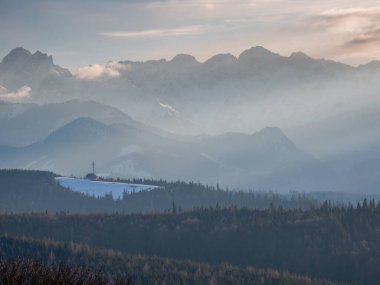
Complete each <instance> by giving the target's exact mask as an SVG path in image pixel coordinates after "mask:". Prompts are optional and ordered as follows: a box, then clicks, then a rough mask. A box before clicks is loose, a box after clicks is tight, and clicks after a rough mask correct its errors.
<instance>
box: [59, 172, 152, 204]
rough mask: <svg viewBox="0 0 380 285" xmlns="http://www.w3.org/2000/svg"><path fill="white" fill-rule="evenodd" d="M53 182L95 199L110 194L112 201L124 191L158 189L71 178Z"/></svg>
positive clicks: (141, 185) (139, 185) (149, 186)
mask: <svg viewBox="0 0 380 285" xmlns="http://www.w3.org/2000/svg"><path fill="white" fill-rule="evenodd" d="M55 180H56V181H57V182H58V183H59V184H60V185H62V186H63V187H66V188H70V189H71V190H72V191H75V192H80V193H83V194H86V195H89V196H95V197H104V196H105V195H106V194H109V193H111V194H112V196H113V198H114V199H118V198H120V199H121V198H123V192H124V191H125V192H127V193H132V192H133V191H135V192H140V191H144V190H148V191H149V190H152V189H154V188H157V187H158V186H152V185H143V184H129V183H118V182H104V181H92V180H87V179H79V178H71V177H56V178H55Z"/></svg>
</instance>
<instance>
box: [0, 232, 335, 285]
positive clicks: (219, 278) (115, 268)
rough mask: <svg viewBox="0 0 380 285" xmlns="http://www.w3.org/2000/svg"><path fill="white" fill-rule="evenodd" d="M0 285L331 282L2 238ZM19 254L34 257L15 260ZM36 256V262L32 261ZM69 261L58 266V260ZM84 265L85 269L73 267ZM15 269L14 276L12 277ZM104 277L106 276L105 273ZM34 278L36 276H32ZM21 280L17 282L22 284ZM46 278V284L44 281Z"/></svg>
mask: <svg viewBox="0 0 380 285" xmlns="http://www.w3.org/2000/svg"><path fill="white" fill-rule="evenodd" d="M0 253H1V256H2V259H3V260H4V261H3V262H0V272H1V273H2V274H0V284H8V285H20V284H34V283H33V282H31V281H33V280H36V279H38V283H36V284H58V285H66V284H67V285H69V284H70V285H71V284H76V285H82V284H83V285H101V284H104V285H105V284H116V285H133V284H162V285H163V284H199V285H202V284H205V285H208V284H247V285H248V284H261V285H272V284H281V285H282V284H283V285H334V284H337V283H333V282H330V281H326V280H318V279H312V278H309V277H304V276H299V275H295V274H290V273H288V272H279V271H276V270H271V269H267V270H259V269H255V268H253V267H250V268H240V267H236V266H231V265H209V264H206V263H198V262H191V261H184V260H174V259H168V258H159V257H143V256H137V255H127V254H122V253H117V252H115V251H112V250H99V249H91V248H89V247H88V246H83V245H78V244H74V243H72V242H71V243H62V242H52V241H44V242H41V241H33V240H30V239H17V238H11V237H0ZM19 256H23V257H24V258H34V261H32V260H29V261H26V262H25V261H24V262H22V261H21V262H20V261H16V262H15V261H14V260H15V259H16V260H17V258H18V257H19ZM36 256H38V258H37V260H38V261H37V262H36ZM62 261H64V262H69V263H68V264H67V265H62V264H60V262H62ZM75 264H86V268H87V269H83V268H81V267H77V266H75ZM15 273H16V274H17V277H18V279H16V278H15ZM106 276H107V277H106ZM33 278H34V279H33ZM20 281H21V282H20ZM43 282H45V283H43Z"/></svg>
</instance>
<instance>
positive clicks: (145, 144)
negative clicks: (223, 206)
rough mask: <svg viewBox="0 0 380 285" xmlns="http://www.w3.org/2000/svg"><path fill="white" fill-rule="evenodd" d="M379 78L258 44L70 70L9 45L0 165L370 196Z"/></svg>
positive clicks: (1, 91) (363, 69)
mask: <svg viewBox="0 0 380 285" xmlns="http://www.w3.org/2000/svg"><path fill="white" fill-rule="evenodd" d="M379 75H380V63H378V62H376V61H373V62H371V63H369V64H366V65H361V66H358V67H352V66H349V65H346V64H342V63H339V62H334V61H330V60H325V59H313V58H311V57H309V56H307V55H306V54H304V53H302V52H296V53H293V54H291V55H290V56H289V57H286V56H281V55H279V54H276V53H273V52H271V51H269V50H266V49H265V48H263V47H254V48H251V49H248V50H246V51H244V52H242V53H241V54H240V55H239V56H238V57H235V56H233V55H231V54H219V55H216V56H213V57H212V58H210V59H209V60H206V61H205V62H199V61H197V60H196V59H195V58H194V57H193V56H191V55H185V54H179V55H177V56H175V57H174V58H173V59H171V60H164V59H161V60H150V61H146V62H132V61H119V62H108V63H106V64H102V65H100V64H93V65H89V66H86V67H83V68H80V69H78V71H76V72H73V73H72V72H70V71H69V70H68V69H65V68H62V67H60V66H58V65H56V64H54V62H53V59H52V57H51V56H49V55H47V54H44V53H42V52H39V51H37V52H35V53H31V52H29V51H27V50H25V49H23V48H16V49H14V50H12V51H11V52H10V53H9V54H8V55H7V56H6V57H5V58H4V59H3V61H2V62H1V63H0V100H3V101H0V133H1V136H0V145H2V147H0V156H1V160H0V167H3V168H32V169H43V170H51V171H55V172H57V173H61V174H67V175H69V174H72V173H73V174H76V175H84V174H86V173H87V172H88V171H89V165H90V162H91V161H93V160H94V161H96V163H97V168H98V171H99V172H100V173H102V174H104V175H112V176H114V177H117V176H120V177H151V178H165V179H175V180H176V179H183V180H193V181H198V180H199V181H202V182H204V183H211V184H216V183H220V184H221V185H225V186H230V187H235V188H236V187H238V188H244V189H249V188H256V189H271V190H274V191H289V190H298V191H323V190H328V191H331V190H345V189H348V190H349V191H362V192H363V191H368V192H376V191H377V189H376V187H377V186H376V185H378V184H377V183H378V182H380V181H378V178H377V177H380V176H379V175H378V174H379V169H380V164H379V163H378V160H380V153H379V151H378V150H379V149H380V136H378V134H379V133H380V132H379V131H380V130H379V129H378V126H379V124H377V122H378V119H379V118H378V117H379V114H380V112H379V110H380V104H379V103H380V102H379V98H378V96H377V95H376V94H377V90H379V87H380V86H379V83H380V81H378V77H379ZM268 126H276V127H268ZM279 127H280V128H281V129H282V130H284V132H283V131H282V130H281V129H280V128H279ZM285 134H286V135H285ZM363 165H364V166H365V167H364V166H363ZM367 169H368V171H366V170H367ZM369 170H370V171H369ZM362 185H366V189H365V190H363V189H361V188H362Z"/></svg>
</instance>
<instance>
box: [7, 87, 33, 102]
mask: <svg viewBox="0 0 380 285" xmlns="http://www.w3.org/2000/svg"><path fill="white" fill-rule="evenodd" d="M1 90H2V92H1V93H0V100H5V101H20V100H22V99H25V98H28V97H30V91H32V89H31V88H30V87H29V86H26V85H25V86H22V87H21V88H19V89H18V90H17V91H16V92H8V90H6V89H5V88H2V89H1Z"/></svg>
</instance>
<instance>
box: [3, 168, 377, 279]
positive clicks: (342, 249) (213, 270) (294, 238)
mask: <svg viewBox="0 0 380 285" xmlns="http://www.w3.org/2000/svg"><path fill="white" fill-rule="evenodd" d="M54 177H55V174H53V173H49V172H36V171H21V170H3V171H0V181H1V191H0V193H1V194H0V195H1V212H2V213H1V215H0V236H2V238H1V239H0V256H1V260H3V263H2V268H3V270H5V271H6V270H13V269H9V268H13V267H14V266H16V265H15V263H14V262H21V263H22V264H23V266H26V269H25V270H26V271H22V272H24V273H25V272H27V271H28V270H29V269H31V268H33V266H37V265H36V264H37V263H38V264H39V265H38V266H40V269H39V270H41V272H43V271H44V270H45V271H46V272H50V273H49V274H53V275H54V274H55V273H54V272H55V270H58V272H59V270H60V269H59V268H58V267H54V266H58V265H62V264H63V265H64V266H66V267H65V270H69V271H70V270H73V269H72V268H75V267H76V266H80V267H82V268H85V269H86V270H89V271H88V272H90V273H91V274H96V273H97V272H101V273H102V274H103V275H102V276H103V277H102V278H105V279H102V280H104V282H105V283H104V284H108V283H110V284H114V283H115V282H116V281H115V280H116V278H119V279H117V280H119V281H120V282H132V283H131V284H333V282H335V283H345V284H368V285H377V284H378V280H379V279H380V271H379V268H380V203H377V202H376V201H375V200H372V199H371V200H367V199H365V200H364V201H362V202H361V203H358V204H355V205H352V204H332V203H331V202H329V201H326V202H324V203H320V202H318V201H316V200H313V199H310V198H308V197H307V196H305V195H301V194H291V195H290V196H289V195H288V196H287V195H279V194H265V193H261V192H250V193H244V192H234V191H226V190H222V189H218V188H217V187H210V186H205V185H202V184H199V183H185V182H166V181H149V180H147V181H139V182H140V183H146V184H149V185H152V184H153V185H157V186H160V188H157V189H155V190H151V191H143V192H136V193H131V194H125V195H124V197H123V199H118V200H114V199H113V198H112V196H111V197H107V196H106V197H104V198H95V197H88V196H85V195H83V194H79V193H76V192H72V191H71V190H69V189H66V188H63V187H61V186H60V185H59V184H57V183H56V182H55V180H54ZM133 182H135V183H136V181H133ZM160 197H161V198H160ZM144 201H145V202H146V203H145V204H144ZM154 201H157V203H153V202H154ZM20 258H22V259H23V261H20ZM25 259H26V260H27V261H25ZM12 262H13V263H12ZM27 264H29V265H27ZM30 264H31V265H30ZM53 265H54V266H53ZM63 265H62V266H63ZM7 266H8V267H7ZM9 266H10V267H9ZM12 266H13V267H12ZM49 266H50V267H49ZM51 266H53V267H51ZM4 268H5V269H4ZM6 268H8V269H6ZM57 268H58V269H57ZM18 270H21V269H18ZM83 270H84V269H83ZM99 270H100V271H99ZM5 271H4V272H5ZM24 273H23V274H24ZM88 276H90V275H88ZM91 276H92V275H91ZM94 276H95V275H94ZM20 278H21V277H20ZM23 278H24V277H23ZM25 278H32V277H25ZM54 278H55V277H54ZM86 278H87V277H86ZM88 278H90V277H88ZM91 278H92V277H91ZM83 280H85V279H83ZM86 280H87V279H86ZM327 280H329V281H327ZM86 282H87V281H86ZM86 282H85V281H84V283H78V284H98V283H86ZM107 282H108V283H107ZM4 284H12V283H4ZM25 284H27V283H25ZM36 284H39V283H36ZM62 284H67V283H62ZM99 284H101V283H99ZM115 284H116V283H115ZM119 284H124V283H119Z"/></svg>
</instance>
